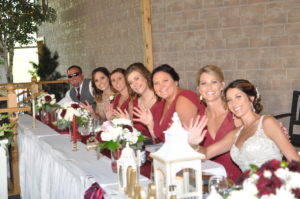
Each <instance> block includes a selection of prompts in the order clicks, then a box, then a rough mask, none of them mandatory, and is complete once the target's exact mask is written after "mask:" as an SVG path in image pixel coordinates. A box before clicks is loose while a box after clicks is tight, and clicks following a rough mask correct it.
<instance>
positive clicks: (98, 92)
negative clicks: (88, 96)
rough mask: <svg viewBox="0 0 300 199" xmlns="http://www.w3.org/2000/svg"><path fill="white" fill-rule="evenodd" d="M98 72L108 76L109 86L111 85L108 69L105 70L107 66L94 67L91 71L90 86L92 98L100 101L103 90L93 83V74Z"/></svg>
mask: <svg viewBox="0 0 300 199" xmlns="http://www.w3.org/2000/svg"><path fill="white" fill-rule="evenodd" d="M98 72H101V73H103V74H104V75H105V76H106V77H107V78H108V81H109V86H110V87H112V86H111V82H110V79H109V71H108V70H107V68H105V67H98V68H95V69H94V70H93V71H92V87H93V93H94V98H95V101H96V102H102V94H103V91H101V90H100V89H98V88H97V87H96V84H95V74H96V73H98Z"/></svg>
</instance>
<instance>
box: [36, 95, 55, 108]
mask: <svg viewBox="0 0 300 199" xmlns="http://www.w3.org/2000/svg"><path fill="white" fill-rule="evenodd" d="M36 102H37V103H36V109H37V110H40V109H44V110H46V111H47V112H51V111H52V107H55V106H56V99H55V95H54V94H48V93H41V95H39V96H38V97H37V100H36Z"/></svg>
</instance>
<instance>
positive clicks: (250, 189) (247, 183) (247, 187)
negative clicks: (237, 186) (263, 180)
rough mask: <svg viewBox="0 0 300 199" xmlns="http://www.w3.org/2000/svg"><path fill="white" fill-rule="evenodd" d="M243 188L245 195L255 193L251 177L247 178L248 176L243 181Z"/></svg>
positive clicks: (256, 191)
mask: <svg viewBox="0 0 300 199" xmlns="http://www.w3.org/2000/svg"><path fill="white" fill-rule="evenodd" d="M243 189H244V192H246V193H247V195H248V194H249V195H256V194H257V193H258V190H257V187H256V185H255V184H254V183H253V182H252V179H251V180H249V178H248V179H246V180H245V181H244V183H243Z"/></svg>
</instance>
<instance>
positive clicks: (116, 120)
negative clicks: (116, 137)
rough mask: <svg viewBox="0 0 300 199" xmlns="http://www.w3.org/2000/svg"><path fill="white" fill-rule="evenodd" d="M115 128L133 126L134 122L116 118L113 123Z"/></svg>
mask: <svg viewBox="0 0 300 199" xmlns="http://www.w3.org/2000/svg"><path fill="white" fill-rule="evenodd" d="M111 122H112V123H113V125H114V126H119V125H129V126H132V121H131V120H129V119H125V118H116V119H113V120H112V121H111Z"/></svg>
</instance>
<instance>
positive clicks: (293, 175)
mask: <svg viewBox="0 0 300 199" xmlns="http://www.w3.org/2000/svg"><path fill="white" fill-rule="evenodd" d="M299 182H300V173H298V172H292V171H290V172H289V173H288V177H287V180H286V184H287V186H288V187H290V188H291V189H296V188H300V183H299Z"/></svg>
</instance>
